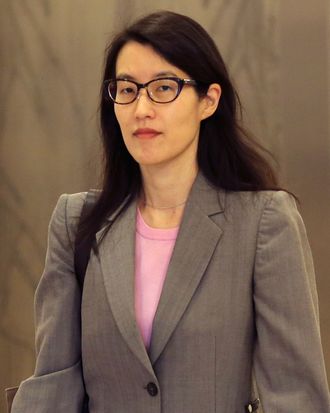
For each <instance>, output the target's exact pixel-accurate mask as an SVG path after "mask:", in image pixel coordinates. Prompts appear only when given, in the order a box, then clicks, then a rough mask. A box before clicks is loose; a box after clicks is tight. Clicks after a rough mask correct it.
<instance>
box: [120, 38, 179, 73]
mask: <svg viewBox="0 0 330 413" xmlns="http://www.w3.org/2000/svg"><path fill="white" fill-rule="evenodd" d="M162 76H165V77H166V76H178V77H181V76H186V73H185V72H183V71H182V70H181V69H179V68H178V67H176V66H174V65H173V64H171V63H170V62H168V61H167V60H166V59H165V58H164V57H163V56H161V55H160V54H159V53H157V52H156V51H155V50H154V49H153V48H152V47H151V46H150V45H145V44H141V43H138V42H134V41H131V42H128V43H126V44H125V45H124V46H123V47H122V49H121V50H120V52H119V54H118V57H117V61H116V77H125V78H126V79H132V80H141V79H140V78H141V77H147V78H148V79H154V78H157V77H162ZM141 81H142V80H141Z"/></svg>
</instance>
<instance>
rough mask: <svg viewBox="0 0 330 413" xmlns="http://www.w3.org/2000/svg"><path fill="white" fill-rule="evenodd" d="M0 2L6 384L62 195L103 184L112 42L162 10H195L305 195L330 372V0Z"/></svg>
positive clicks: (0, 314) (0, 297)
mask: <svg viewBox="0 0 330 413" xmlns="http://www.w3.org/2000/svg"><path fill="white" fill-rule="evenodd" d="M1 9H2V11H1V13H0V42H1V47H0V67H1V72H0V73H1V76H0V105H1V111H0V214H1V215H0V216H1V232H0V237H1V249H0V251H1V257H0V258H1V259H0V265H1V269H0V366H1V367H0V390H1V389H2V388H4V387H8V386H13V385H15V384H17V383H19V382H20V381H21V380H22V379H24V378H26V377H27V376H29V375H31V374H32V373H33V367H34V331H33V294H34V290H35V288H36V285H37V283H38V279H39V277H40V275H41V272H42V269H43V263H44V255H45V250H46V238H47V226H48V221H49V218H50V215H51V212H52V209H53V208H54V206H55V203H56V200H57V198H58V196H59V195H60V194H61V193H64V192H67V193H71V192H77V191H84V190H88V188H90V187H97V186H98V181H99V164H100V158H99V133H98V119H97V105H98V95H99V84H100V79H101V73H102V66H103V55H104V48H105V46H106V44H107V43H108V41H109V38H110V37H111V35H112V34H113V33H114V32H115V31H116V30H117V29H120V28H121V27H122V25H123V24H125V23H126V22H129V21H131V20H132V19H133V18H135V17H137V16H139V15H141V14H145V13H147V12H150V11H154V10H156V9H169V10H173V11H177V12H180V13H184V14H187V15H189V16H191V17H192V18H194V19H196V20H197V21H198V22H200V23H201V24H202V25H203V26H204V27H205V28H206V29H207V30H208V31H209V33H210V34H211V35H212V36H213V38H214V39H215V41H216V43H217V44H218V46H219V48H220V51H221V53H222V54H223V57H224V59H225V61H226V62H227V65H228V67H229V71H230V72H231V74H232V78H233V79H234V83H235V84H236V86H237V88H238V91H239V93H240V96H241V98H242V101H243V105H244V108H245V112H244V117H245V121H246V124H247V125H248V128H249V129H250V130H251V131H252V132H253V133H254V135H255V136H257V137H258V138H259V140H260V141H261V142H262V143H263V144H264V145H265V146H266V147H267V148H269V149H270V150H271V151H272V152H273V153H274V154H275V156H276V158H277V159H278V164H279V166H278V171H279V173H280V176H281V179H282V184H283V186H285V187H287V188H288V189H289V190H290V191H293V192H294V193H295V194H296V195H297V196H298V197H299V199H300V201H301V205H300V210H301V213H302V215H303V218H304V221H305V224H306V227H307V231H308V235H309V239H310V243H311V247H312V251H313V254H314V260H315V267H316V274H317V285H318V291H319V299H320V319H321V332H322V338H323V346H324V353H325V358H326V363H327V369H328V377H329V372H330V329H329V325H330V300H329V297H330V277H329V271H330V250H329V245H330V219H329V215H330V116H329V115H330V113H329V112H330V2H329V0H313V2H310V1H308V0H301V1H299V3H297V1H295V0H195V1H191V0H158V1H157V2H155V1H153V0H108V1H106V0H95V1H93V2H87V1H82V0H70V1H67V0H56V1H55V0H1ZM201 64H203V62H201ZM0 394H1V393H0ZM3 403H4V401H3V400H2V398H1V397H0V411H4V404H3Z"/></svg>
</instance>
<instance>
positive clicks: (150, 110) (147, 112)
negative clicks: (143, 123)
mask: <svg viewBox="0 0 330 413" xmlns="http://www.w3.org/2000/svg"><path fill="white" fill-rule="evenodd" d="M135 105H136V106H135V116H136V118H137V119H143V118H146V117H150V118H152V117H154V116H155V107H154V102H153V101H152V100H151V99H150V98H149V96H148V94H147V91H146V89H145V88H141V89H140V90H139V95H138V97H137V98H136V101H135Z"/></svg>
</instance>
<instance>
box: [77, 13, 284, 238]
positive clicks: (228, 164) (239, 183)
mask: <svg viewBox="0 0 330 413" xmlns="http://www.w3.org/2000/svg"><path fill="white" fill-rule="evenodd" d="M129 41H136V42H139V43H141V44H145V45H149V46H151V47H152V48H153V49H154V50H155V51H156V52H157V53H158V54H159V55H161V56H162V57H164V58H165V59H166V60H167V61H168V62H169V63H171V64H173V65H174V66H176V67H178V68H179V69H181V70H183V71H184V72H186V73H187V74H188V75H189V76H190V77H191V78H192V79H195V80H196V81H197V82H198V86H197V92H198V93H199V94H200V95H203V94H205V93H206V91H207V89H208V85H210V84H212V83H218V84H219V85H220V86H221V90H222V94H221V99H220V103H219V105H218V108H217V110H216V111H215V112H214V114H213V115H212V116H210V117H209V118H207V119H205V120H203V121H202V122H201V127H200V136H199V144H198V151H197V160H198V166H199V169H200V171H201V172H202V173H203V174H204V176H205V177H206V178H207V180H208V181H209V182H210V183H211V184H213V186H215V187H217V188H219V189H222V190H226V191H241V190H243V191H246V190H248V191H261V190H266V189H279V188H278V183H277V179H276V176H275V173H274V171H273V169H272V167H271V165H270V163H269V162H268V161H267V159H266V155H267V151H266V150H265V149H264V148H262V147H261V145H260V144H257V143H256V142H255V141H254V140H253V139H251V138H250V137H249V135H248V134H247V133H246V132H245V131H244V129H243V128H242V127H241V125H240V113H241V104H240V101H239V98H238V95H237V93H236V91H235V89H234V87H233V85H232V82H231V80H230V77H229V74H228V71H227V69H226V66H225V63H224V61H223V59H222V57H221V55H220V53H219V51H218V48H217V46H216V45H215V43H214V41H213V40H212V38H211V37H210V36H209V34H208V33H207V32H206V31H205V30H204V29H203V27H201V26H200V25H199V24H198V23H197V22H196V21H194V20H193V19H191V18H189V17H187V16H184V15H181V14H177V13H174V12H170V11H160V12H155V13H152V14H149V15H147V16H145V17H143V18H141V19H139V20H137V21H136V22H135V23H133V24H132V25H130V26H129V27H127V28H125V29H124V30H123V31H122V32H120V33H119V34H117V35H116V36H115V37H114V39H113V40H112V42H111V43H110V45H109V46H108V48H107V49H106V58H105V68H104V77H103V81H106V80H108V79H111V78H115V77H116V73H115V71H116V61H117V57H118V54H119V52H120V50H121V49H122V47H123V46H124V45H125V44H126V43H127V42H129ZM100 126H101V136H102V140H103V148H104V152H103V153H104V173H103V187H102V191H101V192H100V196H99V198H98V201H97V203H96V204H95V207H94V209H93V210H92V211H91V214H90V215H89V216H88V217H87V218H86V219H85V221H84V225H83V226H82V227H81V228H82V229H81V231H80V233H79V234H78V237H79V238H84V237H86V236H89V235H91V234H93V233H95V232H96V231H97V230H98V229H99V228H100V227H101V225H102V223H103V222H104V220H105V218H106V217H107V216H108V215H110V214H113V213H114V212H115V211H117V215H119V214H120V213H121V212H123V211H124V210H125V208H127V206H128V205H129V204H130V202H131V201H132V200H133V199H134V198H135V197H136V196H137V195H138V194H139V193H140V190H141V185H142V180H141V174H140V169H139V165H138V163H137V162H136V161H135V160H134V159H133V157H132V156H131V155H130V153H129V152H128V150H127V149H126V146H125V144H124V141H123V138H122V134H121V130H120V127H119V124H118V121H117V119H116V116H115V112H114V103H113V102H112V101H111V100H110V99H109V98H108V96H107V94H106V93H105V91H104V87H103V84H102V90H101V102H100ZM119 207H121V208H120V209H119V211H118V208H119Z"/></svg>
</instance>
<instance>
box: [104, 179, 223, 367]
mask: <svg viewBox="0 0 330 413" xmlns="http://www.w3.org/2000/svg"><path fill="white" fill-rule="evenodd" d="M224 204H225V193H224V192H222V191H219V190H218V189H214V188H213V187H212V186H211V185H210V184H209V183H208V181H207V180H206V179H205V178H204V176H203V175H202V174H201V173H199V174H198V175H197V178H196V180H195V182H194V184H193V186H192V189H191V191H190V194H189V197H188V200H187V204H186V207H185V211H184V215H183V219H182V222H181V225H180V229H179V233H178V237H177V240H176V243H175V247H174V250H173V254H172V257H171V260H170V263H169V267H168V271H167V275H166V279H165V282H164V286H163V290H162V293H161V297H160V301H159V304H158V308H157V311H156V315H155V319H154V323H153V332H152V339H151V345H150V349H149V355H148V353H147V351H146V349H145V347H144V344H143V341H142V338H141V335H140V331H139V329H138V327H137V324H136V319H135V309H134V275H135V274H134V263H135V227H136V206H137V205H136V201H133V202H132V203H131V204H130V205H129V207H128V208H127V210H126V211H125V212H124V213H123V214H122V215H120V216H119V217H118V218H117V219H116V221H115V222H114V223H113V225H112V227H111V229H110V231H109V232H108V233H107V234H106V235H105V236H104V239H103V240H102V242H101V244H100V249H99V257H100V265H101V271H102V275H103V278H104V285H105V289H106V293H107V296H108V300H109V304H110V307H111V310H112V313H113V316H114V318H115V320H116V322H117V325H118V328H119V330H120V332H121V334H122V336H123V338H124V340H125V341H126V342H127V345H128V346H129V348H130V349H131V351H132V352H133V353H134V354H135V355H136V357H138V358H139V360H140V361H141V363H142V364H143V365H144V366H145V367H146V368H147V369H148V370H149V371H150V372H151V373H153V369H152V364H154V363H155V362H156V360H157V359H158V357H159V356H160V354H161V352H162V351H163V349H164V347H165V346H166V343H167V342H168V340H169V338H170V336H171V334H172V333H173V331H174V329H175V327H176V325H177V323H178V322H179V320H180V318H181V316H182V315H183V313H184V311H185V309H186V307H187V305H188V304H189V302H190V300H191V298H192V296H193V294H194V292H195V290H196V288H197V286H198V284H199V283H200V282H201V279H202V277H203V275H204V272H205V270H206V268H207V265H208V263H209V260H210V259H211V257H212V254H213V251H214V249H215V247H216V245H217V244H218V242H219V240H220V238H221V234H222V230H221V228H220V227H219V226H218V225H217V224H215V223H214V222H213V221H212V219H211V217H212V216H213V215H215V214H219V213H222V212H223V211H224ZM103 230H104V229H101V230H100V231H99V232H98V233H97V234H96V237H97V240H99V239H100V237H101V236H102V233H103Z"/></svg>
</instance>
